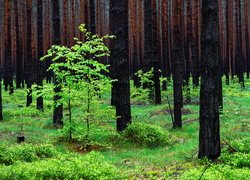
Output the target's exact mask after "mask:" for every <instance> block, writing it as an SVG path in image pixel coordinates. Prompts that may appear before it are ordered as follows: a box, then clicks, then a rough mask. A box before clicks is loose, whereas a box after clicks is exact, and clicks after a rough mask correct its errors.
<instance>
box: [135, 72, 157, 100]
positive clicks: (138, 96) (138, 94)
mask: <svg viewBox="0 0 250 180" xmlns="http://www.w3.org/2000/svg"><path fill="white" fill-rule="evenodd" d="M135 75H136V76H137V77H138V78H139V81H140V87H139V88H132V92H131V98H132V101H133V103H134V104H140V103H143V104H148V103H150V98H149V97H150V93H151V91H152V89H150V88H148V87H153V86H154V81H153V76H154V69H153V68H152V69H151V70H150V71H147V72H144V71H143V70H139V71H137V72H136V74H135Z"/></svg>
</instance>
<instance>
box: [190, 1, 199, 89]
mask: <svg viewBox="0 0 250 180" xmlns="http://www.w3.org/2000/svg"><path fill="white" fill-rule="evenodd" d="M193 5H194V6H193V11H192V14H193V16H194V23H193V24H192V28H193V37H192V39H191V48H192V61H193V71H192V77H193V87H194V88H197V87H199V84H200V80H199V78H200V58H199V2H198V0H197V1H193Z"/></svg>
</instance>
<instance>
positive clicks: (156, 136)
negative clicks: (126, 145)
mask: <svg viewBox="0 0 250 180" xmlns="http://www.w3.org/2000/svg"><path fill="white" fill-rule="evenodd" d="M122 135H123V136H124V138H125V139H127V140H128V141H129V142H132V143H136V144H138V145H141V146H147V147H157V146H164V145H166V144H167V143H168V142H169V133H168V132H167V131H166V130H164V129H162V128H161V127H159V126H154V125H150V124H146V123H134V124H132V125H130V126H129V127H128V128H127V129H126V130H125V131H124V132H123V134H122Z"/></svg>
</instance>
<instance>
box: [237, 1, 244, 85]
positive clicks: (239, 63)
mask: <svg viewBox="0 0 250 180" xmlns="http://www.w3.org/2000/svg"><path fill="white" fill-rule="evenodd" d="M235 3H236V4H235V5H236V34H237V41H236V67H237V75H238V78H239V83H240V85H241V87H242V88H245V82H244V61H243V50H242V49H243V48H242V15H241V0H236V2H235Z"/></svg>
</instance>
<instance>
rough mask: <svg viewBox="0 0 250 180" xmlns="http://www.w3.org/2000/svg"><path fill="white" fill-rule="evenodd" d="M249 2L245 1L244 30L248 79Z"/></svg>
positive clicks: (249, 70)
mask: <svg viewBox="0 0 250 180" xmlns="http://www.w3.org/2000/svg"><path fill="white" fill-rule="evenodd" d="M249 4H250V3H249V0H244V18H245V22H244V26H245V27H244V28H245V39H246V64H247V69H246V70H247V78H248V79H249V76H250V75H249V73H250V48H249V22H248V21H249V14H248V13H249V12H248V7H250V6H249Z"/></svg>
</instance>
